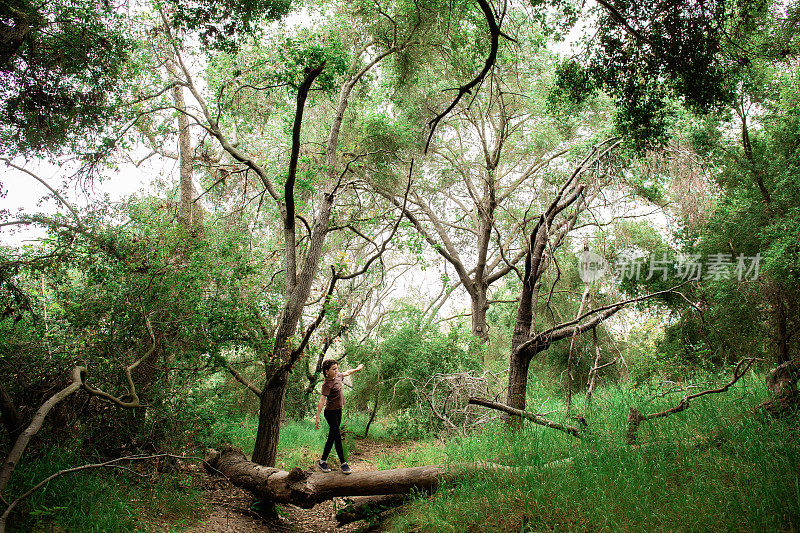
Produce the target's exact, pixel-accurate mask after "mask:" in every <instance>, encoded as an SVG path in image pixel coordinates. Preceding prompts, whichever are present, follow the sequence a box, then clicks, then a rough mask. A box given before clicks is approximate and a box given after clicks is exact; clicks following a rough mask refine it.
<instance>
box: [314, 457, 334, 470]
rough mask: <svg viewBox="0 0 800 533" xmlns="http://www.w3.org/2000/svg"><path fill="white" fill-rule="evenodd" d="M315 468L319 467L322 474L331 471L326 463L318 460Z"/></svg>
mask: <svg viewBox="0 0 800 533" xmlns="http://www.w3.org/2000/svg"><path fill="white" fill-rule="evenodd" d="M317 466H319V469H320V470H322V471H323V472H330V471H331V467H329V466H328V461H323V460H322V459H320V460H319V461H317Z"/></svg>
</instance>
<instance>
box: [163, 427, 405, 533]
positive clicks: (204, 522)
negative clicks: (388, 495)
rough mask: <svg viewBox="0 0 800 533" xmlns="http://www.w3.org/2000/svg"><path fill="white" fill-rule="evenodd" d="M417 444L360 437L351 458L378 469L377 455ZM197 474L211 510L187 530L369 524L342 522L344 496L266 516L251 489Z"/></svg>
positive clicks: (303, 531) (250, 531) (318, 532)
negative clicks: (256, 506) (338, 517)
mask: <svg viewBox="0 0 800 533" xmlns="http://www.w3.org/2000/svg"><path fill="white" fill-rule="evenodd" d="M413 445H414V443H413V442H406V443H395V442H375V441H371V440H359V441H357V444H356V449H355V450H353V451H352V453H351V454H350V457H349V458H348V459H349V461H348V462H349V463H350V466H351V468H352V469H353V470H354V471H364V470H377V467H376V464H375V463H376V459H377V458H379V457H380V456H391V455H395V454H398V453H402V452H403V451H404V450H407V449H408V448H409V447H412V446H413ZM309 466H311V465H309ZM196 475H198V476H202V480H201V483H202V487H203V492H204V498H205V500H206V502H207V510H208V514H207V516H204V517H201V518H199V520H198V521H197V522H195V523H194V525H192V526H190V527H189V528H188V529H184V530H183V531H187V532H189V533H240V532H241V533H289V532H290V533H332V532H336V533H349V532H352V531H357V530H359V529H363V528H364V526H365V523H364V522H363V521H358V522H354V523H352V524H347V525H344V526H339V525H338V523H337V522H336V518H335V516H336V511H337V509H341V508H342V507H343V506H344V505H345V503H344V501H343V500H344V499H343V498H334V499H333V500H329V501H326V502H322V503H320V504H318V505H316V506H314V507H313V508H311V509H301V508H300V507H295V506H292V505H282V506H280V514H281V515H282V516H281V519H280V521H274V520H273V521H270V520H264V519H263V518H261V517H260V516H259V515H258V514H257V513H255V512H254V511H252V510H251V509H250V506H251V504H252V503H253V496H252V495H251V494H250V493H248V492H246V491H244V490H242V489H240V488H238V487H235V486H233V485H232V484H231V483H230V482H228V481H227V480H226V479H224V478H222V477H220V476H212V475H209V474H207V473H205V472H204V471H202V469H198V471H197V473H196ZM195 518H196V517H195ZM160 525H161V526H162V527H163V531H175V526H176V524H174V523H162V524H160ZM159 529H160V528H159ZM373 531H374V530H373Z"/></svg>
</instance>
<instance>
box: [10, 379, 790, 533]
mask: <svg viewBox="0 0 800 533" xmlns="http://www.w3.org/2000/svg"><path fill="white" fill-rule="evenodd" d="M705 379H706V380H707V381H714V380H716V382H718V383H722V382H725V381H727V379H728V378H727V377H726V376H718V377H716V378H715V377H714V376H711V377H706V378H705ZM532 381H533V380H532ZM658 392H659V389H655V388H652V389H648V388H647V387H639V388H633V387H631V386H627V385H607V386H604V387H601V388H600V389H598V390H597V391H596V393H595V396H594V402H593V408H592V410H591V411H590V413H586V416H587V418H588V419H589V423H590V426H591V428H592V435H591V438H589V439H586V440H578V439H575V438H572V437H570V436H568V435H566V434H563V433H561V432H558V431H554V430H552V429H549V428H544V427H541V426H536V425H533V424H531V423H529V422H525V423H524V425H523V428H522V429H521V430H520V431H518V432H510V431H508V430H507V429H506V427H505V426H503V425H501V424H498V425H494V426H488V427H486V428H484V430H483V431H481V432H479V433H475V434H473V435H470V436H467V437H458V436H450V437H446V438H435V437H430V438H427V439H423V440H418V441H412V442H408V441H407V442H403V443H402V445H399V446H398V445H397V441H396V440H393V435H396V433H395V432H393V431H392V429H391V428H392V425H393V424H395V422H393V421H392V420H386V419H378V420H377V421H376V422H375V423H373V425H372V427H371V428H370V440H372V441H378V442H384V443H386V444H387V445H386V446H385V450H384V451H382V452H379V453H378V454H377V455H376V456H374V457H370V458H369V460H370V461H371V462H372V463H373V464H374V465H375V466H376V467H377V468H381V469H386V468H397V467H404V466H417V465H425V464H446V463H460V462H474V461H476V460H488V461H492V462H496V463H498V464H503V465H507V466H511V467H514V468H516V469H517V470H515V471H514V472H513V473H508V472H492V471H480V472H475V473H472V474H470V475H462V476H460V477H459V478H458V479H453V480H448V481H445V482H444V483H443V484H442V485H441V486H440V487H439V490H438V491H437V492H436V494H434V495H433V496H431V497H429V498H424V497H419V498H418V499H416V500H415V501H414V502H412V503H411V504H409V505H407V506H406V507H405V508H404V510H403V511H402V512H400V513H398V514H397V515H396V516H395V517H394V518H393V519H392V521H391V522H390V523H389V524H388V528H389V529H388V530H389V531H398V532H399V531H403V532H405V531H425V532H428V531H431V532H437V531H468V530H479V531H496V532H507V531H521V532H526V531H528V532H531V531H544V530H552V531H597V530H602V531H651V530H652V531H702V530H731V531H753V530H756V531H762V530H770V531H797V530H800V428H799V427H798V426H799V425H800V424H798V419H797V417H794V418H789V419H786V420H778V421H775V420H767V419H763V418H762V419H759V418H757V417H755V416H753V415H752V413H751V411H752V407H753V406H755V405H758V404H759V403H760V402H761V401H763V400H764V399H766V397H767V393H766V390H765V387H764V385H763V377H762V376H754V375H748V376H747V377H746V378H744V379H742V380H741V381H740V382H739V383H737V384H736V386H735V387H733V388H732V389H731V390H729V391H728V392H726V393H723V394H719V395H709V396H705V397H703V398H699V399H697V400H694V401H693V402H692V403H691V404H690V406H689V408H688V409H687V410H685V411H684V412H681V413H677V414H674V415H672V416H670V417H667V418H661V419H656V420H651V421H646V422H643V423H642V425H641V426H640V429H639V440H640V445H638V446H636V447H630V446H628V445H626V444H625V434H626V417H627V413H628V409H629V408H630V407H631V406H634V407H636V408H638V409H639V410H641V411H642V412H644V413H651V412H655V411H659V410H663V409H665V408H668V407H671V406H673V405H676V404H677V402H678V401H679V399H680V397H681V393H680V392H678V393H676V394H671V395H668V396H666V397H657V394H656V393H658ZM574 401H575V406H576V411H577V412H578V413H581V414H583V408H584V396H583V395H577V396H576V397H575V399H574ZM527 405H528V408H529V410H532V411H533V410H535V411H539V412H547V411H553V412H551V413H550V414H548V415H547V416H548V417H549V418H552V419H554V420H559V421H562V422H569V421H568V420H567V419H566V417H565V412H564V405H563V399H562V398H561V397H560V395H558V394H554V393H553V391H552V390H550V389H548V388H546V387H539V386H535V385H533V386H532V387H531V390H530V391H529V397H528V403H527ZM367 420H368V418H367V416H366V415H364V414H356V413H346V429H347V431H348V432H350V434H349V435H348V437H347V438H346V441H345V442H346V446H347V447H348V448H350V452H351V453H352V452H354V451H356V450H357V449H358V446H360V445H364V443H363V441H362V440H360V439H356V438H354V437H353V435H363V431H364V427H365V425H366V421H367ZM256 429H257V419H256V418H255V417H252V416H238V415H227V416H224V417H222V418H221V419H219V420H217V422H216V423H215V426H214V427H213V429H212V434H213V435H214V436H213V438H212V441H211V442H210V443H209V444H211V445H218V444H219V443H221V442H230V443H231V444H233V445H235V446H237V447H239V448H241V449H242V450H243V451H244V452H245V453H248V454H249V453H251V452H252V449H253V443H254V441H255V434H256ZM326 435H327V427H326V426H325V424H324V423H323V425H322V427H320V429H319V430H316V429H314V425H313V422H312V421H311V420H303V421H288V422H287V423H286V424H284V426H283V427H282V431H281V436H280V441H279V447H278V461H277V466H279V467H280V468H283V469H290V468H293V467H295V466H299V467H301V468H308V467H310V466H312V465H313V464H314V462H315V461H316V459H317V458H318V457H319V454H320V452H321V450H322V447H323V445H324V442H325V438H326ZM80 449H82V445H81V444H80V443H76V444H74V445H73V446H61V447H58V448H52V449H50V450H45V451H44V452H41V453H39V454H38V455H37V457H36V459H35V460H27V461H26V460H23V461H22V463H21V464H20V466H19V467H18V468H17V470H16V471H15V472H14V475H13V476H12V483H11V485H10V486H9V488H8V490H7V491H6V496H9V495H14V494H19V493H21V492H22V491H24V489H25V488H27V487H30V486H31V485H33V484H34V483H35V482H37V481H39V480H41V479H43V478H44V477H46V476H47V475H50V474H52V473H53V472H55V471H56V470H58V469H60V468H66V467H70V466H74V465H75V464H81V463H84V462H88V461H86V460H82V459H80V458H78V457H77V456H76V455H75V453H74V452H72V451H70V450H80ZM334 455H335V454H334ZM561 459H569V462H566V463H560V464H557V465H553V466H545V465H548V464H549V463H552V462H554V461H558V460H561ZM143 470H144V471H147V469H146V468H143ZM193 483H194V481H193V480H192V478H191V477H188V476H186V475H185V474H173V473H170V472H166V473H163V472H162V473H159V474H158V475H156V476H153V477H152V479H140V478H139V477H137V476H134V475H133V474H130V473H126V472H119V471H108V470H102V471H101V470H95V471H86V472H81V473H76V474H69V475H66V476H63V477H61V478H58V479H56V480H54V481H53V482H51V483H50V484H49V485H48V486H47V487H46V488H45V489H43V490H41V491H39V492H38V493H36V494H35V495H34V496H33V497H32V498H31V499H30V500H29V501H27V502H26V503H25V504H24V505H23V506H22V507H21V509H20V511H21V512H19V513H16V514H15V515H14V518H12V520H11V522H10V525H11V530H13V531H36V530H47V529H55V530H63V531H66V532H76V533H83V532H101V531H102V532H112V533H114V532H123V531H124V532H130V531H150V530H152V528H153V527H157V528H158V529H159V530H164V528H169V530H170V531H180V530H181V529H182V528H184V527H186V526H190V525H191V524H192V523H196V519H197V518H198V517H200V516H202V515H203V512H204V511H203V509H204V502H203V498H202V494H201V492H200V491H199V489H198V488H197V487H195V486H194V484H193ZM15 519H16V522H15ZM153 524H155V526H153Z"/></svg>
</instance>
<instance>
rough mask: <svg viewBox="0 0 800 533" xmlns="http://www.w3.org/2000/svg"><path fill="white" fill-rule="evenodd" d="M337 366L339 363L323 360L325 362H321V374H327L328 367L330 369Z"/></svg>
mask: <svg viewBox="0 0 800 533" xmlns="http://www.w3.org/2000/svg"><path fill="white" fill-rule="evenodd" d="M338 364H339V363H337V362H336V361H334V360H333V359H325V360H324V361H323V362H322V373H323V374H325V373H327V372H328V369H329V368H330V367H332V366H333V365H338Z"/></svg>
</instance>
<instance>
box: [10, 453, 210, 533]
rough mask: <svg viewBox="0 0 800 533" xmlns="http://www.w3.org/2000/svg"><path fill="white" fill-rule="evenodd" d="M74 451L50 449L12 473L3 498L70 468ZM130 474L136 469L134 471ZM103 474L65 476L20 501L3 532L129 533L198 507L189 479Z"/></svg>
mask: <svg viewBox="0 0 800 533" xmlns="http://www.w3.org/2000/svg"><path fill="white" fill-rule="evenodd" d="M76 449H77V447H76V446H73V447H69V446H65V447H53V448H49V449H47V450H44V451H43V453H41V454H40V455H39V456H38V457H37V458H36V460H33V461H23V462H22V463H20V465H19V466H18V467H17V468H16V469H15V471H14V475H13V476H12V478H11V482H10V483H9V487H8V490H7V491H6V493H5V495H6V497H8V496H10V495H12V494H19V493H21V492H24V490H25V489H26V488H28V487H30V486H32V485H34V484H36V483H37V482H39V481H40V480H41V479H43V478H45V477H47V476H49V475H51V474H53V473H55V472H57V471H58V470H60V469H65V468H69V467H72V466H74V465H75V464H76V463H77V462H78V458H77V457H76V456H75V454H74V450H76ZM133 468H134V469H136V468H137V467H136V466H134V467H133ZM150 474H154V473H153V472H147V471H144V472H140V473H139V475H144V476H145V478H140V477H139V476H137V475H135V474H133V473H132V472H124V471H114V470H107V469H102V470H101V469H98V470H87V471H83V472H78V473H71V474H65V475H63V476H60V477H57V478H55V479H54V480H52V481H51V482H50V483H48V484H47V485H46V486H45V487H44V488H42V489H41V490H39V491H37V492H35V493H34V494H33V495H32V496H31V497H30V498H28V499H26V500H24V501H23V502H22V503H21V504H20V506H19V507H18V508H17V509H16V510H15V512H14V514H12V515H11V517H10V519H9V523H8V525H9V528H8V529H9V531H26V532H27V531H48V530H55V531H66V532H70V533H73V532H74V533H129V532H133V531H149V530H150V527H149V524H151V523H152V522H153V521H161V522H167V523H172V522H179V521H180V519H181V517H185V516H192V515H196V514H197V513H198V512H200V511H201V510H202V509H203V507H204V503H203V501H202V498H201V492H200V489H199V487H198V486H197V484H196V483H195V481H194V480H193V479H192V478H187V477H186V476H184V475H181V474H177V473H165V472H159V473H158V474H157V475H155V476H152V477H151V476H150Z"/></svg>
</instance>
